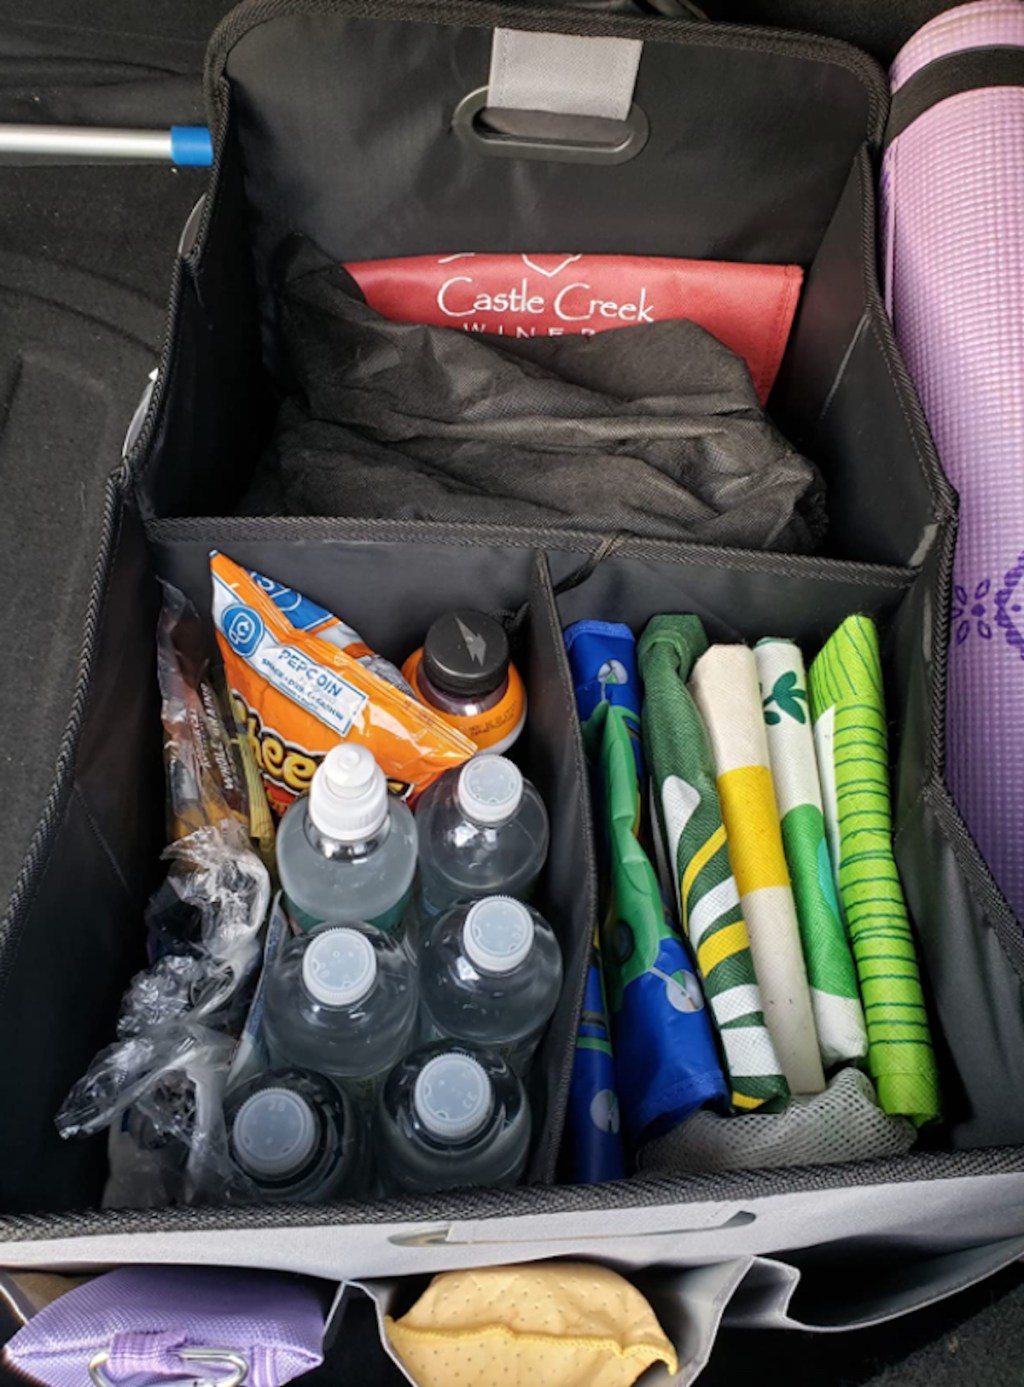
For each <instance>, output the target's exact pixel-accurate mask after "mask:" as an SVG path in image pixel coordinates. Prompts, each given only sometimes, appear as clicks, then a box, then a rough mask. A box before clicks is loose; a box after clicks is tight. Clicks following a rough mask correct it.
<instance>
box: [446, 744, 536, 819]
mask: <svg viewBox="0 0 1024 1387" xmlns="http://www.w3.org/2000/svg"><path fill="white" fill-rule="evenodd" d="M458 795H459V805H460V806H461V808H462V812H463V813H464V814H465V816H466V818H467V819H472V821H473V822H474V823H477V824H503V823H506V822H507V821H508V820H509V819H511V817H512V815H513V814H514V813H515V812H516V810H517V809H518V808H519V806H520V804H521V803H522V801H523V775H522V772H521V771H520V769H519V767H518V766H517V765H516V764H515V762H514V761H509V760H507V759H506V758H505V757H504V756H490V755H488V754H487V753H486V752H483V753H482V754H477V755H476V756H474V757H473V759H472V760H471V761H467V762H466V764H465V765H464V766H463V768H462V773H461V775H460V776H459V790H458Z"/></svg>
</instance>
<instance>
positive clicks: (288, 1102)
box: [225, 1068, 365, 1204]
mask: <svg viewBox="0 0 1024 1387" xmlns="http://www.w3.org/2000/svg"><path fill="white" fill-rule="evenodd" d="M225 1119H226V1121H227V1127H228V1142H229V1150H230V1152H231V1158H232V1160H233V1161H234V1163H235V1165H236V1166H237V1167H238V1169H239V1170H240V1171H241V1172H242V1174H243V1175H244V1176H245V1177H246V1181H247V1185H248V1186H249V1187H250V1188H251V1189H252V1190H254V1191H255V1192H256V1194H257V1195H258V1196H259V1197H260V1198H261V1199H266V1200H270V1201H273V1202H279V1201H285V1200H294V1201H297V1202H301V1203H304V1204H315V1203H319V1202H322V1201H324V1200H328V1199H336V1198H339V1197H342V1196H349V1195H355V1194H359V1193H361V1186H362V1183H363V1172H364V1146H365V1142H364V1135H365V1134H364V1122H363V1120H362V1119H361V1117H360V1116H359V1114H358V1113H357V1112H356V1109H355V1108H354V1107H353V1105H352V1103H351V1101H350V1100H349V1099H348V1098H347V1097H346V1096H345V1094H343V1093H342V1092H341V1091H340V1090H339V1089H338V1088H336V1087H335V1085H334V1084H332V1083H331V1082H330V1080H329V1079H326V1078H325V1077H324V1076H323V1075H322V1074H316V1073H313V1072H312V1071H310V1070H307V1069H290V1068H289V1069H276V1070H268V1071H267V1072H266V1073H263V1074H260V1075H258V1076H257V1077H256V1078H255V1079H251V1080H250V1081H249V1082H248V1083H247V1084H243V1085H241V1087H240V1088H238V1089H237V1090H235V1091H234V1092H233V1093H231V1094H230V1095H229V1096H228V1099H227V1102H226V1104H225Z"/></svg>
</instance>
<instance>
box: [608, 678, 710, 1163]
mask: <svg viewBox="0 0 1024 1387" xmlns="http://www.w3.org/2000/svg"><path fill="white" fill-rule="evenodd" d="M583 738H584V742H585V744H586V747H587V753H588V755H589V756H590V759H591V761H592V762H593V763H594V765H595V766H596V767H598V769H599V777H598V779H599V788H600V802H601V814H600V818H601V820H602V823H601V832H602V833H603V834H606V835H607V856H608V868H609V872H608V875H609V878H610V891H609V892H607V893H606V894H607V896H608V900H607V911H606V915H605V928H604V935H603V939H602V943H603V946H604V947H603V955H604V969H605V978H606V981H607V984H608V1002H609V1006H610V1009H611V1020H612V1039H613V1042H614V1046H615V1077H616V1086H617V1089H618V1094H619V1102H620V1104H621V1108H622V1122H623V1127H624V1129H625V1134H626V1137H627V1139H628V1141H629V1143H630V1144H631V1146H632V1147H633V1149H634V1150H635V1149H636V1147H638V1146H639V1145H640V1144H641V1143H642V1142H644V1141H646V1140H649V1139H650V1138H651V1137H653V1136H656V1135H658V1134H659V1133H661V1132H665V1131H668V1130H669V1129H670V1128H671V1127H674V1126H675V1125H676V1124H677V1123H679V1122H682V1121H683V1120H684V1118H687V1117H689V1116H690V1114H691V1113H693V1112H696V1111H697V1109H698V1108H702V1107H704V1106H705V1105H709V1106H711V1107H716V1108H721V1109H723V1110H728V1106H729V1090H728V1086H727V1084H726V1081H725V1076H724V1074H723V1073H722V1066H721V1062H720V1060H719V1057H718V1049H717V1047H716V1045H715V1037H714V1028H713V1026H712V1024H711V1020H710V1018H709V1015H708V1010H707V1008H706V1007H705V1005H704V996H703V993H702V992H701V986H700V982H699V981H698V979H697V978H696V976H695V975H694V973H693V971H692V964H691V961H690V957H689V954H688V953H687V951H686V946H685V944H684V943H683V941H682V940H681V939H680V938H679V935H678V934H677V933H676V931H675V930H674V929H673V928H672V924H671V922H670V920H669V919H668V915H667V911H666V907H665V902H664V899H663V897H662V894H661V888H660V886H659V884H658V878H657V876H656V875H655V871H654V868H653V867H652V866H651V862H650V859H649V858H648V856H647V854H646V852H645V851H644V848H643V845H642V844H641V843H640V840H639V838H638V837H637V832H638V827H639V823H640V785H639V781H638V779H637V770H636V758H635V756H634V754H633V737H632V736H631V733H630V714H629V712H628V710H627V709H625V708H623V707H621V706H620V705H618V704H612V703H599V704H598V705H597V707H596V708H595V709H594V711H593V713H591V715H590V717H589V718H588V719H587V721H586V723H585V724H584V726H583Z"/></svg>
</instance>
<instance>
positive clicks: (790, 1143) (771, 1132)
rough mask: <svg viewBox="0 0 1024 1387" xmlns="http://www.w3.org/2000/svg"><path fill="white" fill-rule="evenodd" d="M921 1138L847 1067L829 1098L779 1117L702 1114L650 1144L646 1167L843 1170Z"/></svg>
mask: <svg viewBox="0 0 1024 1387" xmlns="http://www.w3.org/2000/svg"><path fill="white" fill-rule="evenodd" d="M916 1137H917V1133H916V1132H915V1130H914V1127H913V1124H912V1123H910V1122H908V1121H907V1120H906V1118H902V1117H889V1116H888V1115H887V1114H886V1113H884V1112H882V1110H881V1108H879V1106H878V1104H877V1102H876V1101H875V1091H874V1088H873V1087H872V1084H871V1080H870V1079H869V1078H868V1077H867V1076H866V1075H865V1074H862V1073H861V1072H860V1070H858V1069H843V1070H842V1071H841V1072H840V1073H839V1074H837V1075H836V1076H835V1078H834V1079H833V1080H832V1081H831V1083H830V1084H829V1086H828V1088H827V1089H826V1090H825V1092H824V1093H819V1094H816V1095H815V1096H814V1097H812V1098H794V1099H793V1100H792V1101H791V1102H790V1103H789V1105H788V1106H787V1107H786V1108H785V1109H783V1111H782V1112H778V1113H747V1114H745V1115H744V1116H742V1117H719V1116H718V1115H717V1114H715V1113H712V1112H708V1111H706V1110H702V1111H701V1112H698V1113H696V1114H695V1115H694V1116H693V1117H691V1118H690V1119H689V1121H688V1122H684V1123H683V1124H682V1125H681V1126H679V1127H677V1128H675V1130H674V1131H672V1132H669V1133H668V1134H667V1135H666V1136H663V1137H659V1138H658V1139H657V1141H652V1142H650V1143H648V1145H647V1146H645V1147H644V1148H643V1150H642V1151H641V1152H640V1167H641V1169H642V1170H645V1171H659V1172H663V1173H666V1174H668V1173H671V1174H673V1175H690V1174H693V1175H696V1174H701V1173H710V1172H713V1171H719V1170H773V1169H776V1168H778V1167H779V1166H797V1165H839V1164H841V1163H842V1162H844V1161H870V1160H877V1159H879V1158H881V1157H885V1156H890V1157H891V1156H903V1155H905V1154H906V1153H907V1152H908V1151H909V1150H910V1148H911V1147H912V1146H913V1144H914V1142H915V1140H916Z"/></svg>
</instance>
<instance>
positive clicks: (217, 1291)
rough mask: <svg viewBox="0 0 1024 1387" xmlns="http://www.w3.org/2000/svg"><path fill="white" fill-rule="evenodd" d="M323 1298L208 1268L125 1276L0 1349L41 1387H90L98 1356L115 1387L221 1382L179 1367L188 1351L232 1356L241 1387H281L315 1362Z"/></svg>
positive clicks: (312, 1290)
mask: <svg viewBox="0 0 1024 1387" xmlns="http://www.w3.org/2000/svg"><path fill="white" fill-rule="evenodd" d="M323 1336H324V1294H323V1289H322V1287H321V1286H319V1285H318V1284H317V1283H316V1282H313V1281H303V1280H301V1279H299V1278H298V1277H293V1276H284V1275H280V1274H278V1273H275V1272H262V1271H240V1270H235V1269H233V1268H224V1269H220V1268H216V1267H124V1268H122V1269H121V1270H119V1271H112V1272H108V1273H107V1275H105V1276H97V1277H96V1278H95V1280H93V1281H90V1282H89V1283H88V1284H87V1285H85V1286H79V1287H78V1288H77V1289H75V1290H72V1291H68V1293H67V1294H66V1295H64V1296H61V1298H60V1299H59V1300H55V1301H54V1302H53V1304H52V1305H48V1306H47V1307H46V1308H45V1309H44V1310H40V1312H39V1314H38V1315H35V1316H33V1318H32V1319H30V1320H29V1322H28V1324H26V1325H25V1327H24V1329H21V1330H19V1331H18V1333H17V1334H16V1335H15V1336H14V1338H13V1339H12V1340H11V1341H10V1343H9V1344H8V1345H7V1347H6V1349H5V1350H4V1355H5V1358H6V1360H7V1362H8V1363H10V1364H11V1365H12V1366H13V1367H15V1368H17V1369H18V1370H19V1371H20V1372H21V1373H23V1374H25V1375H26V1376H27V1377H29V1378H31V1379H35V1380H36V1381H38V1382H42V1383H45V1384H47V1387H89V1363H90V1361H91V1360H92V1358H93V1356H94V1355H95V1354H97V1353H100V1352H102V1351H105V1352H106V1353H107V1354H108V1355H109V1357H108V1358H107V1360H106V1361H105V1362H104V1364H103V1365H102V1371H103V1375H104V1377H105V1378H106V1380H107V1381H108V1382H110V1383H112V1384H117V1387H149V1384H154V1383H160V1382H168V1381H175V1382H177V1383H180V1382H181V1381H182V1379H186V1380H207V1381H213V1382H222V1381H225V1380H226V1379H228V1378H229V1377H230V1374H231V1371H232V1365H231V1363H229V1362H225V1361H222V1360H220V1359H215V1358H214V1359H210V1360H205V1359H203V1360H201V1361H183V1360H182V1358H181V1356H180V1355H181V1353H182V1351H183V1350H186V1349H214V1350H220V1351H227V1352H230V1353H234V1354H238V1355H240V1357H241V1358H242V1359H244V1360H245V1365H246V1366H247V1368H248V1372H247V1374H246V1376H245V1383H246V1387H281V1384H283V1383H285V1382H290V1381H291V1380H292V1378H295V1377H298V1376H299V1375H300V1374H301V1373H307V1372H310V1371H311V1370H312V1369H313V1368H315V1367H318V1366H319V1364H320V1363H322V1362H323Z"/></svg>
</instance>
